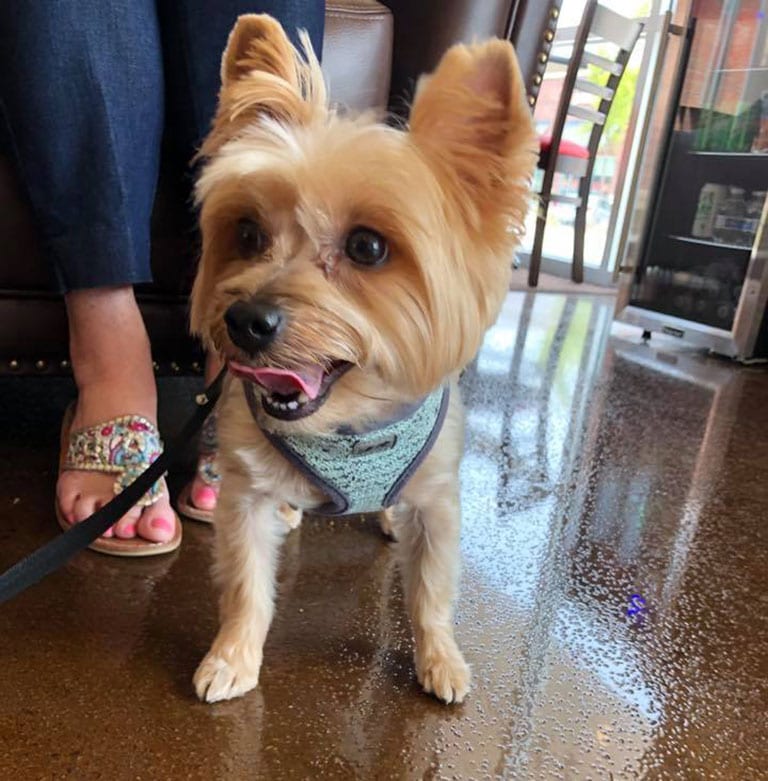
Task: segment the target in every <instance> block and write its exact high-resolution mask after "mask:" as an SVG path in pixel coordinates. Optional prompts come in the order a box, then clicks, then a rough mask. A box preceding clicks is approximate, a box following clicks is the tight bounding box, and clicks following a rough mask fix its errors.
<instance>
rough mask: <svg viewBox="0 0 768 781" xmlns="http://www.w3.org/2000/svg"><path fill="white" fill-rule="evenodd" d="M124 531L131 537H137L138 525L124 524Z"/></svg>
mask: <svg viewBox="0 0 768 781" xmlns="http://www.w3.org/2000/svg"><path fill="white" fill-rule="evenodd" d="M123 533H124V534H127V535H128V536H129V537H135V536H136V526H135V525H133V524H131V525H130V526H124V527H123Z"/></svg>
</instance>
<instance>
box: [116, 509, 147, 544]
mask: <svg viewBox="0 0 768 781" xmlns="http://www.w3.org/2000/svg"><path fill="white" fill-rule="evenodd" d="M140 516H141V508H139V507H134V508H133V509H132V510H130V511H129V512H127V513H126V514H125V515H124V516H123V517H122V518H121V519H120V520H119V521H118V522H117V523H116V524H115V525H114V526H113V527H112V529H113V531H114V532H115V536H116V537H119V538H120V539H121V540H130V539H132V538H133V537H135V536H136V529H137V526H138V523H139V517H140Z"/></svg>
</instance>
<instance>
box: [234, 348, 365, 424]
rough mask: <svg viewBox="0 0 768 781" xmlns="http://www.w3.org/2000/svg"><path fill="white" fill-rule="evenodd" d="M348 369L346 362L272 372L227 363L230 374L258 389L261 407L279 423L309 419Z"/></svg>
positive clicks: (264, 368) (260, 368) (272, 369)
mask: <svg viewBox="0 0 768 781" xmlns="http://www.w3.org/2000/svg"><path fill="white" fill-rule="evenodd" d="M351 368H352V364H351V363H349V362H348V361H334V362H333V363H332V364H331V365H330V367H329V368H327V369H326V368H325V367H323V366H321V365H319V364H317V365H312V366H302V367H300V368H297V369H275V368H272V367H271V366H249V365H248V364H245V363H239V362H238V361H233V360H230V361H229V370H230V371H231V372H232V374H234V375H235V376H236V377H239V378H240V379H243V380H248V381H249V382H253V383H256V384H257V385H258V386H259V387H260V388H261V389H262V394H261V406H262V407H263V408H264V411H265V412H266V413H268V414H269V415H271V416H272V417H273V418H279V419H280V420H298V419H299V418H305V417H306V416H307V415H311V414H312V413H313V412H315V411H316V410H317V409H319V408H320V407H321V406H322V405H323V404H324V403H325V400H326V398H327V397H328V393H329V391H330V389H331V387H332V385H333V384H334V382H336V380H338V379H339V377H341V376H342V374H344V373H345V372H346V371H347V370H349V369H351Z"/></svg>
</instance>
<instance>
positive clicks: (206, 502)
mask: <svg viewBox="0 0 768 781" xmlns="http://www.w3.org/2000/svg"><path fill="white" fill-rule="evenodd" d="M217 498H218V497H217V495H216V491H215V490H214V489H213V488H211V486H209V485H205V486H203V487H202V488H198V490H197V491H195V495H194V498H193V499H194V503H195V504H196V505H197V506H198V507H199V508H200V509H201V510H210V509H212V508H213V507H215V506H216V499H217Z"/></svg>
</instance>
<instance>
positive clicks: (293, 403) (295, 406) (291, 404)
mask: <svg viewBox="0 0 768 781" xmlns="http://www.w3.org/2000/svg"><path fill="white" fill-rule="evenodd" d="M298 408H299V402H298V401H289V402H288V409H298Z"/></svg>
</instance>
